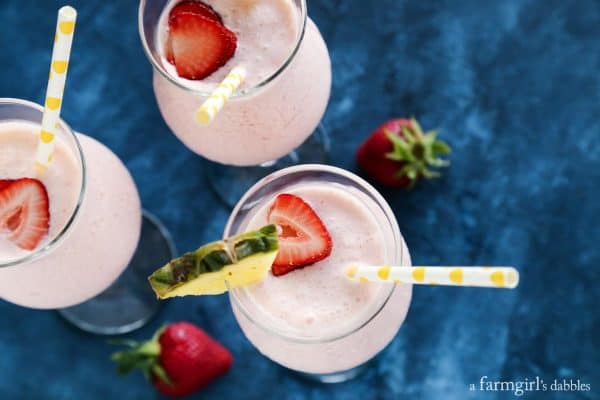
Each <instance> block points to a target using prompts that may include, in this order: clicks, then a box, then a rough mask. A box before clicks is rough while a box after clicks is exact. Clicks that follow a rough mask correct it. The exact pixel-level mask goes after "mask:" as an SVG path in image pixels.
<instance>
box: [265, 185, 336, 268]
mask: <svg viewBox="0 0 600 400" xmlns="http://www.w3.org/2000/svg"><path fill="white" fill-rule="evenodd" d="M267 218H268V221H269V223H271V224H275V225H277V226H278V227H279V229H280V230H281V233H280V234H279V253H278V254H277V258H275V261H274V262H273V266H272V267H271V272H272V273H273V275H275V276H281V275H284V274H287V273H288V272H291V271H293V270H295V269H298V268H302V267H305V266H308V265H311V264H314V263H316V262H317V261H321V260H323V259H324V258H327V257H329V255H330V254H331V250H332V247H333V243H332V240H331V236H330V235H329V231H328V230H327V227H326V226H325V224H324V223H323V221H321V218H319V216H318V215H317V213H316V212H315V211H314V210H313V209H312V207H311V206H310V205H309V204H308V203H307V202H305V201H304V200H303V199H302V198H301V197H299V196H296V195H293V194H289V193H281V194H279V195H278V196H277V197H276V198H275V201H274V202H273V204H272V205H271V208H270V209H269V213H268V216H267Z"/></svg>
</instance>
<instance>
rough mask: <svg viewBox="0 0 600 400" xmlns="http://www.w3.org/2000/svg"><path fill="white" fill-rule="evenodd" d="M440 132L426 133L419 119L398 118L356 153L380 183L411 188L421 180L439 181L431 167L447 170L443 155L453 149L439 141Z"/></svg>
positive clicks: (391, 121)
mask: <svg viewBox="0 0 600 400" xmlns="http://www.w3.org/2000/svg"><path fill="white" fill-rule="evenodd" d="M436 138H437V132H436V131H430V132H427V133H423V131H422V130H421V126H420V125H419V123H418V122H417V120H416V119H414V118H411V119H405V118H397V119H391V120H389V121H386V122H385V123H384V124H383V125H381V126H380V127H378V128H377V129H375V131H373V132H372V133H371V135H370V136H369V137H368V138H367V140H366V141H365V142H364V143H363V144H361V145H360V147H359V148H358V152H357V153H356V159H357V161H358V165H359V166H360V167H361V168H362V169H363V170H365V171H366V172H367V173H368V174H369V175H370V176H372V177H373V178H374V179H375V180H376V181H377V182H379V183H381V184H383V185H387V186H394V187H411V186H413V185H414V184H415V183H416V182H417V181H418V180H419V179H420V178H428V179H429V178H437V177H439V176H440V173H439V172H437V171H434V170H432V169H431V168H437V167H446V166H448V165H449V164H450V162H449V161H447V160H443V159H440V158H439V156H440V155H443V154H448V153H450V146H448V144H446V143H445V142H443V141H441V140H437V139H436Z"/></svg>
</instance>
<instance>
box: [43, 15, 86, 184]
mask: <svg viewBox="0 0 600 400" xmlns="http://www.w3.org/2000/svg"><path fill="white" fill-rule="evenodd" d="M76 19H77V11H75V9H74V8H73V7H70V6H64V7H62V8H61V9H60V10H58V20H57V22H56V32H55V34H54V47H53V48H52V60H51V62H50V76H49V78H48V87H47V89H46V99H45V101H44V116H43V117H42V128H41V131H40V138H39V143H38V148H37V154H36V159H35V165H36V168H37V170H38V172H43V171H45V170H46V168H48V166H49V165H50V163H51V161H52V153H53V152H54V137H55V135H56V127H57V126H58V120H59V118H60V110H61V107H62V98H63V91H64V88H65V81H66V79H67V67H68V66H69V55H70V54H71V44H72V43H73V32H74V31H75V20H76Z"/></svg>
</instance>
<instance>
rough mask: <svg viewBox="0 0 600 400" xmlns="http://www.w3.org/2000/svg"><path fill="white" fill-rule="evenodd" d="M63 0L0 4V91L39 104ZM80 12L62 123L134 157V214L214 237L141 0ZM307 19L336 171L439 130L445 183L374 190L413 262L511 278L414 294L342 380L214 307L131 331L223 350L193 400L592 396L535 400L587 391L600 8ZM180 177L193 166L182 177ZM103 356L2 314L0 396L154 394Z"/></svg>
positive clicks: (42, 318)
mask: <svg viewBox="0 0 600 400" xmlns="http://www.w3.org/2000/svg"><path fill="white" fill-rule="evenodd" d="M61 5H63V2H62V1H60V2H59V1H47V0H44V1H36V0H12V1H7V0H2V2H1V6H0V23H1V26H2V28H1V34H0V46H1V48H2V52H1V53H0V64H1V65H2V67H3V69H2V72H1V73H0V96H2V97H19V98H24V99H29V100H33V101H36V102H38V103H39V102H41V101H42V99H43V96H44V92H45V82H46V79H47V74H48V64H49V58H50V47H51V38H52V32H53V29H54V23H55V12H56V10H57V9H58V7H59V6H61ZM73 5H74V6H75V7H76V8H77V9H78V10H79V20H78V26H77V31H76V38H75V43H74V49H73V51H74V52H73V56H72V62H71V68H70V70H69V78H68V84H67V90H66V96H65V104H64V108H63V110H64V111H63V116H64V118H65V120H66V121H68V122H69V123H70V124H71V125H72V126H73V127H74V128H75V129H77V130H81V131H83V132H86V133H87V134H89V135H91V136H94V137H96V138H98V139H99V140H101V141H102V142H104V143H105V144H107V145H108V146H109V147H110V148H112V149H113V150H114V151H115V152H116V153H117V154H118V155H119V156H120V157H121V159H123V160H124V161H125V163H126V164H127V166H128V167H129V169H130V170H131V172H132V174H133V176H134V178H135V180H136V182H137V184H138V187H139V191H140V194H141V197H142V199H143V203H144V206H145V208H147V209H149V210H150V211H152V212H153V213H155V214H157V215H158V216H159V217H160V218H161V219H162V221H163V222H164V223H165V224H166V225H167V227H168V228H169V229H170V230H171V232H172V234H173V236H174V238H175V240H176V243H177V246H178V247H179V248H180V249H182V250H187V249H191V248H193V247H195V246H196V245H197V244H198V243H202V242H204V241H206V240H210V239H213V238H215V237H218V236H220V234H221V232H222V229H223V225H224V222H225V218H226V217H227V215H228V210H227V209H226V208H224V207H223V206H222V205H221V204H220V203H219V202H218V200H217V198H216V197H215V196H214V195H213V194H212V193H211V192H210V191H209V190H208V188H207V185H206V183H205V181H204V178H203V174H202V173H201V169H202V163H203V161H202V160H201V158H200V157H197V156H195V155H194V154H192V153H191V152H190V151H188V150H187V149H186V148H184V147H183V146H182V145H181V144H180V143H179V142H178V141H177V140H176V138H175V137H174V136H173V135H172V134H170V132H169V130H168V129H167V127H166V126H165V124H164V122H163V121H162V119H161V117H160V115H159V112H158V109H157V106H156V104H155V101H154V97H153V93H152V89H151V67H150V65H149V64H148V62H147V61H146V59H145V57H144V55H143V53H142V48H141V45H140V41H139V38H138V34H137V2H136V1H133V0H129V1H113V2H109V1H90V0H88V1H73ZM309 13H310V15H311V16H312V18H313V19H314V20H315V21H316V22H317V24H318V26H319V27H320V28H321V30H322V33H323V36H324V37H325V40H326V41H327V43H328V45H329V49H330V52H331V57H332V61H333V74H334V75H333V76H334V84H333V94H332V98H331V103H330V105H329V108H328V110H327V114H326V116H325V120H324V123H325V125H326V127H327V128H328V129H329V130H330V132H331V133H332V136H333V143H334V146H333V148H334V151H333V154H332V163H333V164H335V165H338V166H342V167H344V168H347V169H350V170H356V165H355V164H354V161H353V157H352V155H353V153H354V151H355V149H356V147H357V145H358V144H359V142H360V141H361V140H362V138H363V137H364V136H365V135H366V134H367V133H368V132H369V131H370V130H371V129H372V128H374V127H375V126H376V125H378V124H379V123H380V122H381V121H383V120H385V119H386V118H389V117H393V116H398V115H410V114H414V115H416V116H417V117H419V118H420V119H421V122H422V124H423V125H424V127H425V128H433V127H439V128H440V129H441V130H442V132H443V133H442V137H443V138H444V139H446V140H448V141H449V142H450V143H451V144H452V146H453V147H454V154H453V155H452V162H453V165H452V167H451V168H450V170H449V171H448V173H447V174H446V175H445V177H444V178H443V179H441V180H438V181H436V182H432V183H425V184H422V185H420V186H419V187H418V188H417V189H416V190H414V191H412V192H409V193H408V192H405V191H402V190H383V191H382V193H383V194H384V195H385V197H386V198H387V199H388V201H389V202H390V204H391V205H392V207H393V208H394V211H395V212H396V215H397V217H398V221H399V223H400V228H401V230H402V232H403V234H404V236H405V238H406V241H407V242H408V246H409V248H410V249H411V252H412V256H413V259H414V260H415V261H416V262H418V263H421V264H437V263H447V264H452V263H454V264H481V263H484V264H486V263H490V264H514V265H517V266H519V267H520V269H521V273H522V275H521V276H522V284H521V286H520V287H519V288H518V290H516V291H494V290H479V289H472V290H461V289H453V288H443V287H417V288H415V291H414V300H413V303H412V307H411V310H410V312H409V314H408V318H407V321H406V324H405V325H404V326H403V327H402V329H401V330H400V332H399V333H398V335H397V337H396V339H395V340H394V341H393V343H392V344H391V345H390V346H389V347H388V348H387V349H386V350H385V351H384V352H383V353H382V354H381V356H380V357H379V358H378V360H377V362H376V363H375V365H374V366H373V368H371V369H370V370H369V372H368V373H367V374H366V375H364V376H362V377H361V378H360V379H357V380H355V381H353V382H350V383H345V384H340V385H336V386H320V385H315V384H311V383H307V382H305V381H302V380H299V379H297V378H296V377H294V376H293V375H291V374H290V373H288V372H287V371H285V370H283V369H281V368H279V367H277V366H276V365H274V364H273V363H271V362H269V361H268V360H266V359H265V358H263V357H261V356H260V355H259V354H258V353H257V351H256V350H254V349H253V348H252V346H251V345H250V344H249V343H248V342H247V341H246V340H245V339H244V337H243V335H242V333H241V332H240V330H239V329H238V327H237V325H236V323H235V321H234V319H233V316H232V314H231V313H230V311H229V306H228V301H227V298H226V297H225V296H222V297H212V298H202V299H200V300H198V299H183V300H176V301H172V302H170V303H169V304H168V306H167V307H165V308H164V309H163V311H162V312H161V314H160V315H159V316H158V317H157V318H155V319H154V320H153V321H152V323H151V324H150V325H149V326H147V327H145V328H144V329H142V330H140V331H139V332H136V333H135V334H133V335H131V336H133V337H139V338H142V337H147V336H149V335H150V334H151V332H152V331H153V330H154V329H155V328H156V327H157V326H159V325H161V324H163V323H164V322H165V321H169V320H171V321H173V320H179V319H186V320H190V321H193V322H195V323H197V324H199V325H201V326H202V327H204V328H205V329H206V330H207V331H208V332H210V333H211V334H213V335H215V336H216V337H218V338H219V339H220V340H221V341H222V342H223V343H225V344H226V345H227V346H228V347H229V348H230V349H231V351H232V352H233V354H234V356H235V360H236V361H235V365H234V368H233V369H232V371H231V372H230V373H229V374H228V375H227V376H226V377H224V378H222V379H221V380H219V381H218V382H216V383H214V384H213V385H211V386H210V387H209V388H207V389H205V390H204V391H203V392H201V393H200V394H198V395H197V398H204V399H223V398H238V397H239V398H248V399H264V398H294V399H329V398H341V399H353V398H361V399H370V398H377V399H400V398H416V399H442V398H443V399H465V398H485V399H494V398H512V395H508V394H503V395H499V394H494V393H478V392H469V390H468V384H469V383H476V382H478V381H479V378H480V376H481V375H488V376H489V377H490V378H492V379H513V380H514V379H517V380H518V379H524V378H529V379H531V378H534V377H535V376H536V375H539V376H540V377H541V378H543V379H545V380H547V381H551V380H552V379H554V378H567V379H569V378H574V379H577V378H579V379H581V380H583V381H585V382H588V383H591V384H592V389H593V392H592V393H590V392H587V393H554V394H548V393H546V396H544V397H543V398H561V399H564V398H566V399H569V398H589V399H591V398H598V390H599V389H598V387H597V386H598V385H599V384H600V375H599V369H598V365H599V363H600V357H599V349H600V340H599V338H600V327H599V316H598V299H599V294H600V290H599V289H598V287H599V278H600V276H599V274H598V266H599V265H600V251H599V245H598V242H599V239H600V232H599V226H600V220H599V215H600V207H599V204H600V196H599V195H600V193H599V187H600V74H599V72H600V3H599V2H598V1H596V0H589V1H585V0H580V1H562V0H556V1H550V0H548V1H519V0H512V1H507V0H502V1H490V2H481V1H478V0H471V1H468V0H463V1H444V2H441V1H440V2H434V1H424V0H418V1H417V0H413V1H397V0H388V1H384V0H379V1H372V2H366V1H360V0H354V1H349V0H337V1H326V0H309ZM17 28H18V29H17ZM372 99H376V100H374V101H373V100H372ZM184 170H185V171H193V172H195V173H187V174H185V176H186V180H185V181H183V180H181V177H182V175H181V172H182V171H184ZM165 188H167V190H165ZM207 210H209V211H207ZM112 350H114V349H113V348H112V346H109V345H107V344H106V341H105V339H104V338H102V337H95V336H90V335H87V334H84V333H82V332H79V331H78V330H76V329H74V328H72V327H70V326H69V325H67V324H66V323H65V322H63V321H62V320H61V319H60V318H59V317H58V315H56V314H55V313H53V312H44V311H35V310H27V309H23V308H19V307H16V306H13V305H11V304H8V303H5V302H0V398H1V399H21V398H23V399H71V398H72V399H82V398H85V399H95V398H98V399H105V398H113V399H148V398H155V397H154V396H156V395H155V394H154V391H153V390H152V389H151V388H150V387H149V386H148V385H146V383H145V382H144V381H143V379H142V377H141V375H139V374H136V375H132V376H129V377H126V378H121V377H117V376H116V374H115V373H114V366H113V365H111V363H110V361H109V359H108V355H109V353H110V352H111V351H112ZM539 396H540V394H537V395H536V394H534V395H530V396H529V398H538V397H539ZM156 397H158V396H156Z"/></svg>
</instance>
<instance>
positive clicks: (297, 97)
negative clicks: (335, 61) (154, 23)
mask: <svg viewBox="0 0 600 400" xmlns="http://www.w3.org/2000/svg"><path fill="white" fill-rule="evenodd" d="M176 3H177V1H174V2H170V3H169V5H168V6H167V7H165V9H164V11H163V14H162V17H161V18H160V20H159V22H158V28H157V29H156V33H155V34H156V37H155V38H153V42H154V43H155V48H153V49H149V48H146V50H147V52H148V53H149V57H150V59H151V62H152V63H153V65H154V66H155V73H154V82H153V83H154V91H155V94H156V99H157V101H158V105H159V108H160V111H161V113H162V115H163V118H164V119H165V121H166V122H167V124H168V125H169V127H170V128H171V130H172V131H173V132H174V134H175V135H176V136H177V137H178V138H179V139H180V140H181V141H182V142H183V143H184V144H185V145H186V146H187V147H189V148H190V149H191V150H193V151H194V152H196V153H198V154H200V155H202V156H204V157H206V158H208V159H210V160H213V161H216V162H220V163H222V164H229V165H257V164H260V163H263V162H267V161H272V160H275V159H277V158H279V157H282V156H284V155H285V154H287V153H289V152H290V151H292V150H293V149H295V148H296V147H298V146H299V145H300V144H302V142H304V140H306V138H308V136H310V134H312V132H313V131H314V130H315V128H316V127H317V125H318V123H319V121H320V120H321V118H322V116H323V113H324V112H325V108H326V105H327V102H328V99H329V94H330V88H331V63H330V59H329V53H328V51H327V47H326V45H325V43H324V41H323V38H322V37H321V34H320V33H319V31H318V29H317V27H316V26H315V25H314V23H313V22H312V21H311V20H310V19H307V18H306V8H305V7H306V6H305V4H304V2H303V1H301V0H260V1H259V0H206V1H204V3H206V4H208V5H210V6H211V7H212V8H213V9H214V10H215V11H216V12H217V13H218V14H219V15H220V16H221V18H222V20H223V24H224V25H225V26H226V27H227V28H228V29H230V30H231V31H233V32H234V33H235V35H236V36H237V49H236V52H235V54H234V56H233V58H231V59H230V60H229V61H228V62H227V63H226V64H225V65H224V66H223V67H221V68H220V69H218V70H217V71H216V72H214V73H212V74H211V75H210V76H208V77H206V78H204V79H203V80H199V81H194V80H188V79H184V78H181V77H179V76H178V75H177V72H176V70H175V67H174V66H173V65H172V64H170V63H169V62H168V61H167V59H166V58H165V54H164V47H165V46H164V44H165V40H166V37H167V34H168V33H167V29H168V28H167V26H168V24H167V19H168V14H169V11H170V10H171V8H172V7H173V6H174V5H175V4H176ZM142 38H143V40H144V33H143V34H142ZM145 44H146V46H148V44H147V43H145ZM237 65H244V67H245V68H246V70H247V77H246V80H245V81H244V83H243V84H242V86H241V88H240V89H239V91H238V93H237V94H235V95H234V97H233V98H231V99H230V100H229V101H228V102H227V104H226V105H225V107H224V108H223V109H222V110H221V112H220V113H219V115H218V116H217V118H215V120H214V121H213V122H212V123H211V124H210V125H209V126H199V125H198V124H197V123H196V122H195V120H194V114H195V111H196V109H197V108H198V107H199V106H200V105H201V104H202V103H203V102H204V100H205V99H206V97H207V96H208V94H209V93H210V92H211V91H212V90H213V89H214V88H215V87H216V85H217V84H218V82H220V81H221V80H222V79H223V78H224V77H225V76H226V75H227V73H229V71H231V69H232V68H233V67H235V66H237Z"/></svg>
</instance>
